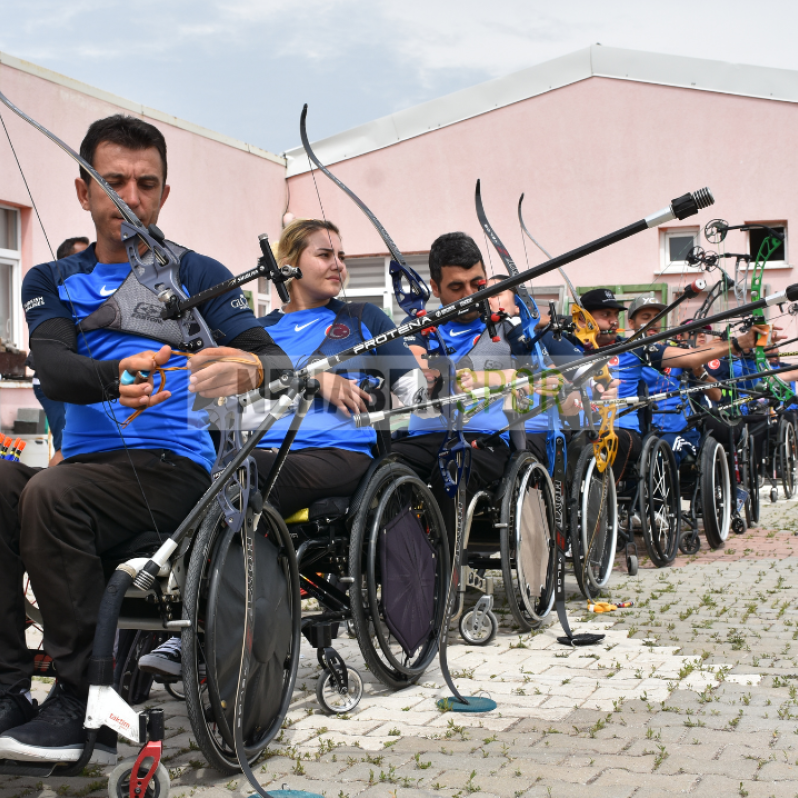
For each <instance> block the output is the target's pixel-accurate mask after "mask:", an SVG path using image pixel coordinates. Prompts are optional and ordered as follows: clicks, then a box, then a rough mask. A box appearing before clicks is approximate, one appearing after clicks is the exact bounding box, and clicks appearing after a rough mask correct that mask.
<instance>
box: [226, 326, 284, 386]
mask: <svg viewBox="0 0 798 798" xmlns="http://www.w3.org/2000/svg"><path fill="white" fill-rule="evenodd" d="M229 346H231V347H232V348H233V349H241V350H243V351H244V352H252V353H253V354H256V355H257V356H258V357H259V358H260V362H261V363H262V364H263V373H264V382H266V383H269V382H272V381H273V380H276V379H277V378H278V377H279V376H280V375H281V374H282V373H283V372H285V371H292V370H293V368H294V365H293V363H292V362H291V358H289V357H288V355H286V353H285V352H283V350H282V349H280V347H279V346H277V344H276V343H274V341H273V340H272V337H271V335H269V333H267V332H266V330H264V329H263V327H251V328H250V329H248V330H244V332H242V333H239V334H238V335H237V336H236V337H235V338H234V339H233V340H232V341H231V342H230V344H229Z"/></svg>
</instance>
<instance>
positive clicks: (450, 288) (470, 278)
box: [392, 233, 515, 535]
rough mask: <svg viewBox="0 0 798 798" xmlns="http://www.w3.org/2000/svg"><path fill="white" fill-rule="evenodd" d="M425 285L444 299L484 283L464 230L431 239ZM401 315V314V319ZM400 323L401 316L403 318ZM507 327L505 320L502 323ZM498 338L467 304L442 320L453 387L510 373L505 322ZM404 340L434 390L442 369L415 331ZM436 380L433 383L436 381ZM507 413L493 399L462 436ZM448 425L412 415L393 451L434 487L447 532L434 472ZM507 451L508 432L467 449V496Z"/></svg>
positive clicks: (500, 379) (489, 426)
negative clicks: (454, 375)
mask: <svg viewBox="0 0 798 798" xmlns="http://www.w3.org/2000/svg"><path fill="white" fill-rule="evenodd" d="M429 267H430V287H431V288H432V292H433V294H434V295H435V297H436V298H437V299H439V300H440V302H441V304H442V305H449V304H451V303H453V302H456V301H458V300H460V299H464V298H465V297H467V296H471V294H474V293H476V292H477V291H478V290H480V288H482V287H484V283H485V281H486V278H487V275H486V274H485V267H484V266H483V263H482V254H481V252H480V251H479V247H478V246H477V245H476V243H474V240H473V239H472V238H471V237H470V236H468V235H466V234H465V233H446V234H444V235H442V236H440V237H438V238H437V239H436V240H435V242H434V243H433V244H432V247H431V248H430V253H429ZM405 321H406V320H405ZM403 323H404V322H403ZM507 327H510V325H507ZM499 330H500V331H499V337H500V340H499V341H498V342H494V341H491V339H490V336H489V335H488V333H487V329H486V325H485V322H484V321H482V319H481V318H480V313H479V310H471V311H469V312H468V313H465V314H463V315H461V316H459V317H457V318H456V319H454V320H453V321H450V322H447V323H446V324H442V325H441V326H440V327H438V332H439V333H440V336H441V338H442V339H443V342H444V344H445V345H446V347H447V349H448V353H447V354H448V357H449V358H450V359H451V360H452V361H453V363H454V367H455V369H456V371H457V384H456V385H455V386H454V389H453V392H454V393H459V392H461V391H464V390H471V389H472V388H477V387H482V386H484V385H491V386H497V387H498V386H500V385H502V384H505V383H506V382H507V380H508V379H512V378H513V377H514V376H515V367H514V358H513V352H512V350H511V345H510V343H509V342H508V340H507V336H506V334H505V332H504V331H503V330H504V327H503V326H501V327H500V328H499ZM406 340H407V342H408V344H409V346H410V349H411V351H412V352H413V354H415V355H416V358H417V359H418V362H419V364H420V365H421V367H422V369H423V370H425V372H426V374H427V377H428V381H429V382H430V385H432V386H434V387H433V394H436V393H437V391H438V390H446V389H445V388H442V387H441V386H442V380H443V378H442V377H441V375H440V374H439V373H438V372H437V371H434V370H430V368H429V364H428V363H427V360H425V359H424V358H425V357H426V348H425V347H424V344H423V341H422V339H421V336H420V335H417V336H408V337H407V339H406ZM436 383H437V384H436ZM506 424H507V417H506V416H505V414H504V412H503V409H502V402H501V401H498V402H494V403H493V404H491V405H490V407H489V408H488V409H487V410H481V411H480V412H478V413H476V414H474V415H473V416H471V417H470V418H468V419H467V421H466V423H465V424H464V425H463V431H464V435H465V439H466V440H467V441H469V442H471V441H473V440H474V439H476V438H478V437H480V436H483V435H485V434H490V433H492V432H495V431H497V430H499V429H501V428H502V427H504V426H506ZM446 429H447V420H446V418H445V417H444V416H443V415H442V414H437V413H436V414H431V415H428V416H424V417H421V416H417V415H413V416H411V418H410V423H409V426H408V433H409V435H408V437H407V438H403V439H402V440H399V441H395V442H394V443H393V447H392V449H393V451H395V452H398V453H399V454H400V455H401V457H402V458H403V459H404V460H405V461H406V462H407V463H408V464H409V465H410V466H411V467H412V468H413V469H414V470H415V471H416V472H417V473H418V474H419V476H421V477H422V478H423V479H430V480H431V484H432V486H433V491H434V493H435V496H436V498H437V499H438V504H439V506H440V508H441V512H442V513H443V516H444V520H445V521H446V524H447V528H448V530H449V534H450V535H451V534H453V530H454V519H455V508H454V503H453V502H452V500H451V498H449V497H448V496H447V495H446V492H445V490H444V489H443V482H442V480H441V477H440V474H439V473H438V466H437V456H438V451H439V449H440V446H441V443H442V442H443V440H444V438H445V435H446ZM509 455H510V449H509V446H508V436H507V434H506V433H505V435H504V436H503V437H502V438H501V439H499V440H497V441H496V442H495V443H493V444H492V446H491V448H489V449H472V462H471V476H470V479H469V481H468V493H469V496H470V495H473V494H474V493H475V492H476V491H478V490H482V489H484V488H485V487H487V486H488V485H490V484H491V483H492V482H495V481H496V480H498V479H500V478H501V476H502V474H503V473H504V468H505V466H506V464H507V459H508V458H509Z"/></svg>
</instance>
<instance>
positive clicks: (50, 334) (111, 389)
mask: <svg viewBox="0 0 798 798" xmlns="http://www.w3.org/2000/svg"><path fill="white" fill-rule="evenodd" d="M77 340H78V339H77V333H76V331H75V324H74V322H73V321H72V320H71V319H60V318H51V319H47V320H46V321H43V322H42V323H41V324H39V326H38V327H36V329H35V330H34V331H33V332H32V333H31V337H30V351H31V354H32V355H33V356H34V357H35V359H36V376H37V377H38V378H39V382H40V383H41V386H42V390H43V391H44V395H45V396H46V397H47V398H48V399H53V400H55V401H57V402H69V403H70V404H73V405H90V404H95V403H96V402H102V401H104V400H106V399H117V398H118V397H119V361H118V360H92V359H91V358H90V357H85V356H84V355H79V354H78V345H77Z"/></svg>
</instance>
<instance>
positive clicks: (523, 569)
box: [491, 452, 555, 639]
mask: <svg viewBox="0 0 798 798" xmlns="http://www.w3.org/2000/svg"><path fill="white" fill-rule="evenodd" d="M500 493H501V523H502V526H501V527H500V536H499V542H500V546H501V561H502V578H503V580H504V585H505V590H506V592H507V602H508V604H509V605H510V612H511V613H512V616H513V618H514V619H515V621H516V622H517V623H518V625H519V626H520V627H521V629H522V630H523V631H525V632H528V631H529V630H530V629H532V628H534V627H536V626H538V625H539V624H540V622H541V621H542V620H543V619H544V618H545V617H546V616H547V615H548V614H549V612H550V611H551V608H552V607H553V606H554V575H555V567H554V566H555V559H554V558H555V547H554V534H555V518H554V507H555V505H554V485H553V484H552V481H551V477H550V476H549V472H548V471H547V470H546V468H544V466H543V465H542V464H541V463H539V462H538V461H537V460H535V458H534V457H533V456H532V455H531V454H530V453H529V452H520V453H518V454H517V455H513V459H512V461H511V463H510V468H509V470H508V473H507V476H506V478H505V479H504V480H503V481H502V484H501V489H500ZM491 639H492V638H491Z"/></svg>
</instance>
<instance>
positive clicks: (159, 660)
mask: <svg viewBox="0 0 798 798" xmlns="http://www.w3.org/2000/svg"><path fill="white" fill-rule="evenodd" d="M182 666H183V659H182V649H181V645H180V638H179V637H170V638H169V639H168V640H167V641H166V642H164V643H161V645H160V646H158V648H154V649H153V650H152V651H151V652H150V653H149V654H145V655H144V656H143V657H139V670H140V671H143V672H144V673H154V674H156V675H157V676H171V677H173V678H174V677H177V678H180V675H181V671H182V669H183V668H182Z"/></svg>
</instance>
